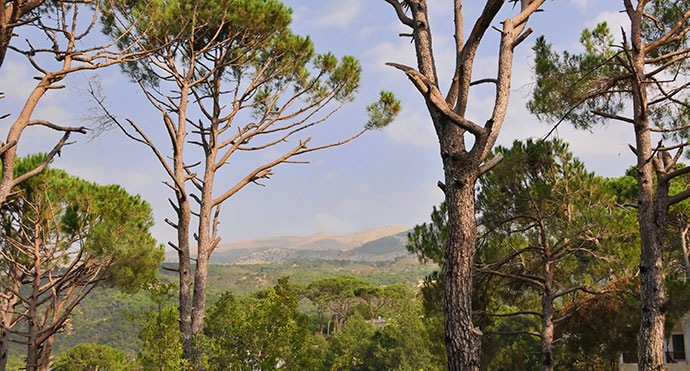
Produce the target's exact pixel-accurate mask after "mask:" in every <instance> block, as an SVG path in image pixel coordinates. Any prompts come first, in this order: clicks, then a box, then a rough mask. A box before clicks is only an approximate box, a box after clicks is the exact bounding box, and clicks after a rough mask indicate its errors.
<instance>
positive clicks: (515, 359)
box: [481, 307, 560, 370]
mask: <svg viewBox="0 0 690 371" xmlns="http://www.w3.org/2000/svg"><path fill="white" fill-rule="evenodd" d="M501 311H503V312H512V311H515V308H511V307H503V308H501ZM539 327H540V324H539V321H538V320H537V319H535V318H533V317H526V316H521V317H502V318H499V319H496V320H495V321H494V322H493V323H492V324H491V325H490V326H489V327H488V328H487V330H489V331H494V332H497V333H506V335H487V336H485V339H483V341H482V361H481V363H482V366H481V368H482V369H483V370H538V369H539V367H540V362H539V354H540V352H539V340H538V339H537V338H535V337H534V336H531V335H528V334H521V333H519V332H521V331H539ZM485 331H486V330H485ZM513 333H515V334H513ZM557 369H560V368H557Z"/></svg>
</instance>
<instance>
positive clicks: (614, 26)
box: [587, 12, 630, 43]
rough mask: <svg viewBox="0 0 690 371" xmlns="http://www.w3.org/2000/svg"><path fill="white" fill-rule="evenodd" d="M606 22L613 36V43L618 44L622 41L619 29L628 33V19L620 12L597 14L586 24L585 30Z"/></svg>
mask: <svg viewBox="0 0 690 371" xmlns="http://www.w3.org/2000/svg"><path fill="white" fill-rule="evenodd" d="M604 21H606V23H607V25H608V26H609V30H611V34H613V36H614V39H615V42H616V43H620V42H621V40H622V34H621V28H623V29H624V30H625V31H626V32H629V31H630V19H628V16H627V15H626V14H625V13H621V12H602V13H599V14H597V16H596V18H594V20H593V21H592V22H589V23H587V28H589V29H592V28H594V27H596V25H597V24H599V23H601V22H604Z"/></svg>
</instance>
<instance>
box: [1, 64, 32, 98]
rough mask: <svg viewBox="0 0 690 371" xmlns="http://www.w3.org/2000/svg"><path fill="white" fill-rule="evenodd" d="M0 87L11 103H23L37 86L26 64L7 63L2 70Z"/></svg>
mask: <svg viewBox="0 0 690 371" xmlns="http://www.w3.org/2000/svg"><path fill="white" fill-rule="evenodd" d="M0 71H1V72H0V86H2V87H3V88H2V92H3V93H5V99H7V100H8V101H11V102H16V103H23V102H24V101H25V100H26V98H27V97H28V96H29V94H30V93H31V90H32V89H33V88H34V86H35V85H36V83H35V80H33V79H32V78H31V76H29V69H28V67H27V66H26V65H25V64H21V63H17V62H13V61H6V62H5V63H4V64H3V65H2V70H0Z"/></svg>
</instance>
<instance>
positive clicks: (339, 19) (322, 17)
mask: <svg viewBox="0 0 690 371" xmlns="http://www.w3.org/2000/svg"><path fill="white" fill-rule="evenodd" d="M361 9H362V2H361V1H359V0H357V1H348V2H330V3H329V5H328V6H327V7H326V8H325V9H324V10H323V11H321V12H320V14H317V15H315V16H314V17H313V18H312V19H314V20H315V21H314V26H316V27H321V28H347V27H349V26H350V25H351V24H352V23H353V21H354V20H356V19H357V16H358V15H359V13H360V10H361Z"/></svg>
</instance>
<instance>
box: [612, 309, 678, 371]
mask: <svg viewBox="0 0 690 371" xmlns="http://www.w3.org/2000/svg"><path fill="white" fill-rule="evenodd" d="M689 340H690V313H688V314H686V315H685V316H684V317H683V318H681V319H680V320H679V321H678V322H676V326H675V327H674V328H673V330H672V331H671V334H670V336H669V337H668V338H666V340H665V341H664V355H665V358H666V367H667V368H666V369H667V370H668V371H681V370H683V371H690V359H688V358H690V342H689ZM630 358H632V359H630ZM636 362H637V359H636V355H633V356H632V357H631V356H630V355H622V356H621V363H620V367H619V370H620V371H637V363H636Z"/></svg>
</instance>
